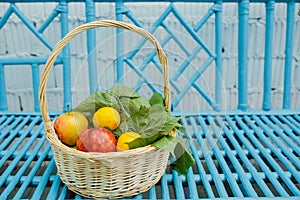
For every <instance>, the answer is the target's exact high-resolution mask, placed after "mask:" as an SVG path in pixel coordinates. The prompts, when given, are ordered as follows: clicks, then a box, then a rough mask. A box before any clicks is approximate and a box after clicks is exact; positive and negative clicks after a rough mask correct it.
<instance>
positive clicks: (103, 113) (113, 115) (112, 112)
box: [93, 106, 120, 131]
mask: <svg viewBox="0 0 300 200" xmlns="http://www.w3.org/2000/svg"><path fill="white" fill-rule="evenodd" d="M93 124H94V127H95V128H99V127H102V128H108V129H110V130H112V131H113V130H115V129H116V128H118V126H119V125H120V114H119V112H118V111H117V110H116V109H114V108H112V107H108V106H106V107H102V108H100V109H99V110H97V111H96V112H95V114H94V116H93Z"/></svg>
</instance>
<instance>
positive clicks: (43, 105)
mask: <svg viewBox="0 0 300 200" xmlns="http://www.w3.org/2000/svg"><path fill="white" fill-rule="evenodd" d="M98 27H115V28H123V29H127V30H130V31H133V32H135V33H138V34H140V35H141V36H144V37H145V38H147V39H148V40H149V41H150V42H151V43H152V44H153V46H154V47H155V48H156V52H157V56H158V59H159V61H160V63H161V66H162V69H163V78H164V98H165V99H164V101H165V105H166V108H167V109H168V110H170V108H171V105H170V86H169V73H168V59H167V57H166V54H165V53H164V51H163V49H162V47H161V46H160V44H159V42H158V41H157V40H156V39H155V38H154V36H153V35H151V34H150V33H149V32H148V31H146V30H144V29H142V28H139V27H137V26H135V25H132V24H128V23H125V22H120V21H115V20H100V21H94V22H90V23H86V24H83V25H81V26H78V27H77V28H75V29H73V30H71V31H70V32H69V33H68V34H67V35H66V36H65V37H64V38H63V39H61V40H60V41H59V42H58V43H57V44H56V45H55V47H54V48H53V50H52V52H51V55H50V57H49V58H48V60H47V62H46V65H45V68H44V70H43V73H42V76H41V82H40V88H39V101H40V109H41V113H42V117H43V120H44V123H45V128H46V129H47V127H46V125H47V126H48V124H49V122H51V120H50V117H49V114H48V106H47V102H46V83H47V81H48V77H49V74H50V71H51V69H52V67H53V64H54V62H55V60H56V58H57V56H58V54H59V53H60V52H61V50H62V49H63V48H64V46H66V44H67V43H68V42H69V41H70V40H71V39H73V38H74V37H75V36H76V35H77V34H79V33H81V32H83V31H85V30H89V29H93V28H98ZM49 125H50V124H49ZM49 128H50V127H49Z"/></svg>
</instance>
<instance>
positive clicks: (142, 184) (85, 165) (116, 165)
mask: <svg viewBox="0 0 300 200" xmlns="http://www.w3.org/2000/svg"><path fill="white" fill-rule="evenodd" d="M98 27H115V28H123V29H127V30H130V31H133V32H136V33H138V34H140V35H142V36H143V37H145V38H147V39H148V40H149V41H150V42H152V44H153V45H154V47H155V48H156V51H157V55H158V58H159V60H160V63H161V65H162V68H163V78H164V96H165V104H166V107H167V109H170V88H169V79H168V63H167V58H166V55H165V53H164V51H163V50H162V48H161V46H160V44H159V43H158V41H157V40H156V39H155V38H154V37H153V36H152V35H151V34H150V33H149V32H147V31H146V30H144V29H142V28H138V27H136V26H134V25H131V24H127V23H124V22H118V21H112V20H102V21H95V22H91V23H87V24H84V25H81V26H79V27H77V28H75V29H73V30H72V31H70V32H69V33H68V34H67V35H66V36H65V37H64V38H63V39H62V40H60V41H59V42H58V43H57V44H56V46H55V47H54V49H53V51H52V53H51V55H50V57H49V59H48V61H47V63H46V65H45V68H44V71H43V73H42V76H41V83H40V91H39V100H40V108H41V113H42V116H43V120H44V125H45V130H46V136H47V139H48V140H49V141H50V144H51V148H52V151H53V153H54V159H55V162H56V166H57V169H58V174H59V176H60V177H61V180H62V181H63V183H65V184H66V186H67V187H68V188H69V189H70V190H72V191H74V192H75V193H78V194H80V195H82V196H85V197H90V198H120V197H126V196H132V195H135V194H138V193H141V192H144V191H147V190H148V189H150V187H151V186H153V185H154V184H156V183H157V182H158V181H159V180H160V178H161V176H162V174H163V173H164V171H165V169H166V166H167V164H168V159H169V152H167V151H165V150H162V149H156V148H154V147H152V146H150V145H149V146H146V147H142V148H137V149H133V150H129V151H124V152H112V153H92V152H89V153H86V152H81V151H78V150H75V149H72V148H69V147H67V146H65V145H64V144H62V143H61V141H60V140H59V139H58V137H57V135H56V133H55V131H54V128H53V122H52V121H51V120H50V117H49V114H48V106H47V103H46V84H47V80H48V76H49V74H50V71H51V68H52V67H53V64H54V62H55V60H56V58H57V56H58V54H59V53H60V51H61V50H62V49H63V47H64V46H65V45H66V44H67V43H68V42H69V41H70V40H71V39H72V38H74V37H75V36H76V35H77V34H79V33H81V32H83V31H85V30H88V29H92V28H98Z"/></svg>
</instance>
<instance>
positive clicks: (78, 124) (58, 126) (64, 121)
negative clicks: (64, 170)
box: [53, 112, 88, 146]
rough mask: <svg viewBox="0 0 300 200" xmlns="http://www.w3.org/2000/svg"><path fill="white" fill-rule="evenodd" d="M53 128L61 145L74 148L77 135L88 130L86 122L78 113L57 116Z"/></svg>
mask: <svg viewBox="0 0 300 200" xmlns="http://www.w3.org/2000/svg"><path fill="white" fill-rule="evenodd" d="M53 126H54V130H55V132H56V134H57V136H58V138H59V139H60V140H61V141H62V143H64V144H66V145H69V146H74V145H75V144H76V141H77V138H78V135H79V133H80V132H81V131H83V130H85V129H87V128H88V120H87V118H86V117H85V116H84V115H83V114H81V113H79V112H67V113H63V114H61V115H60V116H58V117H57V118H56V119H55V121H54V124H53Z"/></svg>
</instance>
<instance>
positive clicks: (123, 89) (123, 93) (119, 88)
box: [109, 84, 141, 98]
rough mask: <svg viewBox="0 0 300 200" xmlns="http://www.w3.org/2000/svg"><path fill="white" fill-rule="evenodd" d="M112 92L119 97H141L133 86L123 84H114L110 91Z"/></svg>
mask: <svg viewBox="0 0 300 200" xmlns="http://www.w3.org/2000/svg"><path fill="white" fill-rule="evenodd" d="M109 93H110V94H112V95H115V96H117V97H129V98H138V97H141V96H140V95H139V94H138V93H137V92H135V91H134V90H133V89H132V88H130V87H127V86H125V85H122V84H116V85H115V86H113V87H112V88H111V89H110V91H109Z"/></svg>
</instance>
